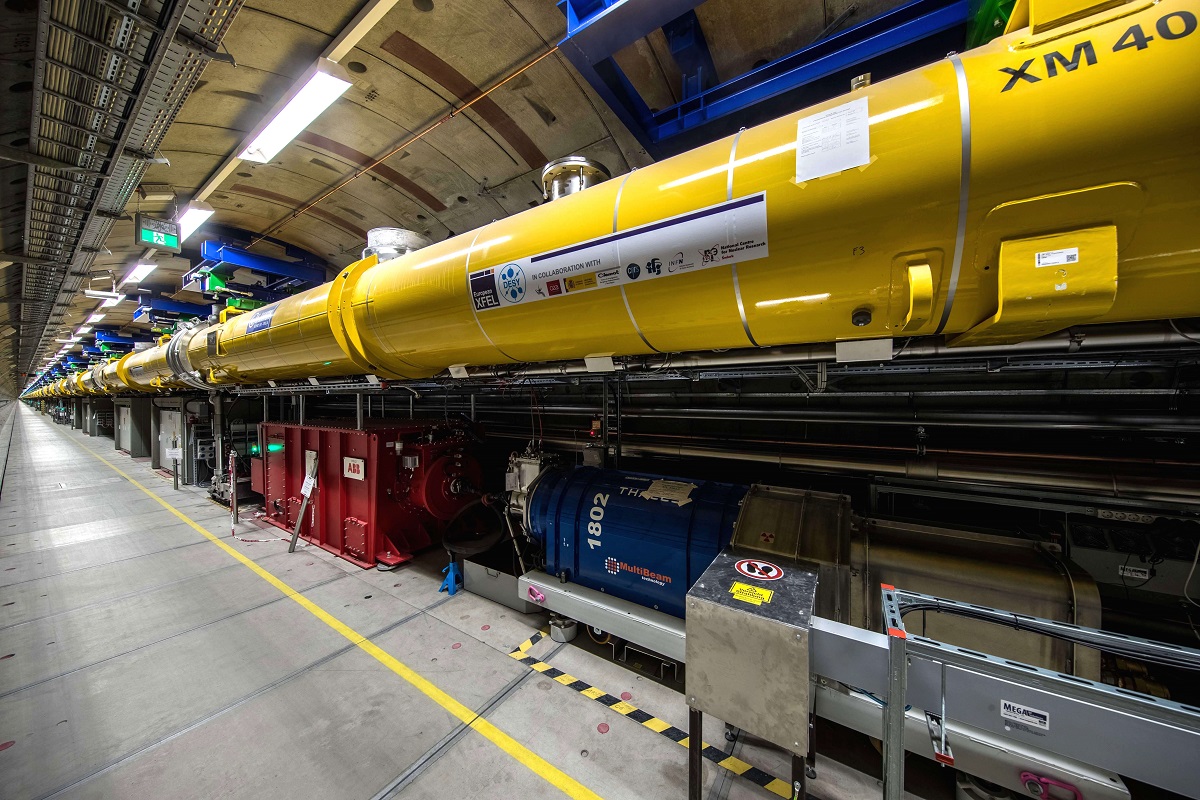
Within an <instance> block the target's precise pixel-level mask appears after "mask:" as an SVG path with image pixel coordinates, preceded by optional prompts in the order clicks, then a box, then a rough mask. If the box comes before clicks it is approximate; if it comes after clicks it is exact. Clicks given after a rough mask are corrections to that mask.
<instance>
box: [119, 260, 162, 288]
mask: <svg viewBox="0 0 1200 800" xmlns="http://www.w3.org/2000/svg"><path fill="white" fill-rule="evenodd" d="M156 269H158V264H138V265H137V266H136V267H134V268H133V269H131V270H130V271H129V274H128V275H126V276H125V280H123V281H121V285H122V286H124V285H125V284H127V283H141V282H142V281H143V280H145V279H146V276H147V275H149V274H150V273H151V272H154V270H156Z"/></svg>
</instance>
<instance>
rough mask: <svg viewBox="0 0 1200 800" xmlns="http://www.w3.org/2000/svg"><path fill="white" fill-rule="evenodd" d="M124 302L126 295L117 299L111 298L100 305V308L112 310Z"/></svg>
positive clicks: (120, 295) (121, 295)
mask: <svg viewBox="0 0 1200 800" xmlns="http://www.w3.org/2000/svg"><path fill="white" fill-rule="evenodd" d="M124 301H125V295H123V294H119V295H117V296H116V297H110V298H108V299H107V300H105V301H104V302H103V303H101V304H100V307H101V308H112V307H113V306H115V305H116V304H117V303H122V302H124Z"/></svg>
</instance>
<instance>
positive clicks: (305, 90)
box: [238, 58, 351, 164]
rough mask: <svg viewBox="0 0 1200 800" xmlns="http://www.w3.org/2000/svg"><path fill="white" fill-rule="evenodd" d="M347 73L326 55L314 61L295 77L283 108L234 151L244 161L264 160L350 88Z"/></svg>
mask: <svg viewBox="0 0 1200 800" xmlns="http://www.w3.org/2000/svg"><path fill="white" fill-rule="evenodd" d="M350 83H351V82H350V79H349V76H347V75H346V73H345V72H344V71H343V70H342V68H341V67H340V66H338V65H337V64H335V63H334V62H332V61H330V60H329V59H325V58H321V59H317V63H316V64H314V65H313V66H312V67H310V68H309V69H308V71H306V72H305V74H304V75H303V76H302V77H301V78H300V80H299V81H297V82H296V83H295V84H294V85H293V87H292V90H291V92H289V94H290V97H289V98H288V100H287V102H286V103H285V104H284V106H283V108H281V109H279V111H277V112H276V113H275V116H274V117H273V118H272V119H271V120H270V121H269V122H267V124H266V126H265V127H264V128H263V129H262V130H261V131H260V132H259V133H258V135H257V136H255V137H254V140H253V141H251V142H250V144H249V146H247V147H246V149H245V150H243V151H242V152H241V154H239V155H238V158H241V159H245V160H246V161H257V162H259V163H260V164H266V163H267V162H269V161H270V160H271V159H272V158H274V157H275V156H277V155H278V154H279V151H280V150H282V149H283V148H284V146H285V145H287V143H288V142H290V141H291V140H292V139H295V138H296V137H297V136H299V135H300V132H301V131H303V130H304V129H305V128H307V127H308V126H309V125H310V124H311V123H312V121H313V120H314V119H316V118H317V117H319V116H321V112H323V111H324V110H325V109H327V108H329V107H330V106H331V105H333V101H334V100H337V99H338V98H339V97H341V96H342V95H343V94H344V93H345V91H346V90H347V89H349V88H350Z"/></svg>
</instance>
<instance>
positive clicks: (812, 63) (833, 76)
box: [558, 0, 970, 159]
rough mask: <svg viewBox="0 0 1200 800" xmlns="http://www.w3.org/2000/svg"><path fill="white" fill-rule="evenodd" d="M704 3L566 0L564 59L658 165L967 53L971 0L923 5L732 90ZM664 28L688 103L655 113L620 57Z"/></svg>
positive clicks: (817, 47) (845, 34)
mask: <svg viewBox="0 0 1200 800" xmlns="http://www.w3.org/2000/svg"><path fill="white" fill-rule="evenodd" d="M700 2H701V0H559V2H558V6H559V8H560V9H561V10H562V12H563V14H564V15H565V16H566V18H567V35H566V37H565V38H564V39H563V40H562V41H561V42H560V43H559V48H560V52H562V54H563V55H564V56H565V57H566V58H567V60H569V61H570V62H571V63H572V64H573V65H574V66H575V68H576V69H577V70H578V71H579V73H580V74H581V75H582V76H583V77H584V79H585V80H587V82H588V83H589V84H591V86H592V88H593V89H595V90H596V92H597V93H598V94H599V95H600V97H601V98H603V99H604V101H605V102H606V103H607V104H608V105H609V107H610V108H612V110H613V111H614V113H616V114H617V116H618V117H619V118H620V119H621V121H622V122H623V123H624V124H625V126H626V127H627V128H628V129H629V130H630V132H631V133H633V135H634V136H636V137H637V139H638V141H639V142H640V143H641V144H642V146H643V147H645V149H646V152H648V153H649V154H650V155H651V156H653V157H654V158H656V159H657V158H666V157H668V156H671V155H675V154H676V153H680V152H683V151H684V150H688V149H690V148H693V147H696V146H698V145H700V144H704V143H706V142H710V141H713V140H715V139H718V138H720V137H722V136H726V135H729V134H731V133H733V132H735V131H736V130H738V128H741V127H749V126H751V125H757V124H759V123H762V122H766V121H767V120H770V119H773V118H775V117H778V116H781V115H783V114H786V113H790V112H792V111H796V110H798V109H800V108H804V107H806V106H808V105H811V104H813V103H818V102H821V101H824V100H828V99H830V98H833V97H838V96H840V95H842V94H845V93H847V92H848V91H849V89H850V78H852V77H854V76H855V75H858V74H860V73H863V72H871V73H872V77H873V79H874V80H876V81H878V80H882V79H884V78H887V77H889V76H891V75H896V74H899V73H901V72H905V71H907V70H910V69H913V68H915V67H918V66H921V65H923V64H928V63H931V62H933V61H936V60H938V59H940V58H943V57H945V56H946V55H947V54H948V53H950V52H957V51H961V50H962V49H963V46H964V45H963V43H964V42H965V39H966V30H967V23H968V21H969V19H970V9H969V2H968V0H913V2H909V3H906V4H904V5H901V6H897V7H895V8H892V9H890V10H888V11H886V12H884V13H883V14H880V15H879V16H877V17H874V18H872V19H869V20H866V21H864V22H862V23H860V24H858V25H855V26H854V27H851V28H847V29H845V30H842V31H839V32H836V33H833V34H832V35H829V36H825V37H823V38H818V40H817V41H815V42H813V43H812V44H810V45H808V46H806V47H803V48H801V49H800V50H797V51H796V52H794V53H792V54H790V55H787V56H784V57H783V58H780V59H777V60H775V61H773V62H771V63H769V64H766V65H764V66H762V67H759V68H758V69H755V70H752V71H750V72H748V73H746V74H744V75H741V76H738V77H736V78H732V79H731V80H728V81H725V82H724V83H716V82H715V81H716V76H715V70H713V68H712V57H711V55H710V54H709V51H708V47H707V44H706V42H705V41H704V34H703V31H702V30H701V29H700V24H699V20H698V18H697V17H696V15H695V12H694V9H695V8H696V7H697V6H699V5H700ZM656 28H663V29H664V33H665V34H666V35H667V42H668V45H669V46H670V49H671V52H672V55H673V57H674V58H675V60H676V63H677V64H678V66H679V68H680V70H681V71H682V72H683V74H684V85H683V86H682V87H681V89H682V96H683V98H684V99H683V100H681V101H680V102H678V103H676V104H675V105H673V106H671V107H669V108H664V109H661V110H651V109H650V108H649V107H648V105H647V104H646V102H645V101H644V100H643V99H642V98H641V96H640V95H639V94H638V93H637V91H636V89H635V88H634V87H633V85H632V84H631V83H630V82H629V80H628V79H627V78H626V77H625V75H624V73H622V71H621V69H620V67H618V66H617V64H616V61H615V60H614V59H613V54H615V53H617V52H618V51H620V50H621V49H623V48H625V47H627V46H628V45H630V44H632V43H633V42H635V41H637V40H638V39H640V38H642V37H643V36H646V35H647V34H649V33H651V32H652V31H654V30H655V29H656Z"/></svg>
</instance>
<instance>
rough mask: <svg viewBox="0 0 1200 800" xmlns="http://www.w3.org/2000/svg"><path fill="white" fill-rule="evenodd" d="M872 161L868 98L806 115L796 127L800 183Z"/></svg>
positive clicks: (797, 170) (861, 98) (797, 168)
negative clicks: (809, 115)
mask: <svg viewBox="0 0 1200 800" xmlns="http://www.w3.org/2000/svg"><path fill="white" fill-rule="evenodd" d="M869 163H871V125H870V122H869V121H868V118H867V98H865V97H860V98H859V99H858V100H851V101H850V102H849V103H843V104H842V105H840V106H838V107H837V108H831V109H829V110H828V111H822V112H820V113H819V114H813V115H812V116H811V117H805V118H804V119H802V120H800V121H799V122H798V123H797V130H796V183H803V182H804V181H811V180H815V179H816V178H823V177H825V176H826V175H833V174H834V173H837V172H842V171H843V170H847V169H854V168H855V167H861V166H863V165H864V164H869Z"/></svg>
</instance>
